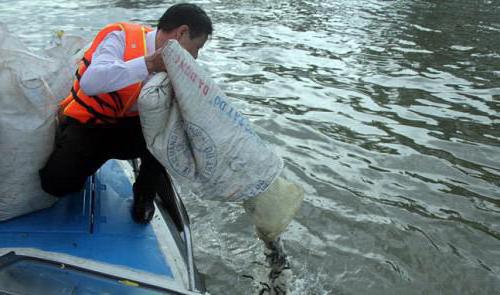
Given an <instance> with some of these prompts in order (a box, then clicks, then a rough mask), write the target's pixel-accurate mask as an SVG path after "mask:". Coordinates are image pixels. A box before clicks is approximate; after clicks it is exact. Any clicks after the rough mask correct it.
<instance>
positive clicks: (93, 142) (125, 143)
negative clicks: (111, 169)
mask: <svg viewBox="0 0 500 295" xmlns="http://www.w3.org/2000/svg"><path fill="white" fill-rule="evenodd" d="M135 158H140V159H141V167H140V171H139V175H138V177H137V179H136V182H135V184H134V193H135V194H141V195H143V196H145V197H147V198H149V197H151V198H154V196H155V193H156V191H157V189H158V185H159V184H160V183H161V180H162V179H165V178H166V179H168V177H165V176H166V171H165V168H164V167H163V166H162V165H161V164H160V163H159V162H158V161H157V160H156V159H155V158H154V157H153V155H151V153H150V152H149V151H148V149H147V148H146V142H145V140H144V137H143V135H142V129H141V124H140V121H139V117H138V116H137V117H130V118H123V119H120V120H119V121H118V122H117V123H115V124H107V125H86V124H82V123H80V122H79V121H77V120H75V119H73V118H70V117H65V118H64V119H63V122H62V123H61V124H60V125H59V126H58V130H57V132H56V140H55V148H54V151H53V152H52V154H51V155H50V157H49V159H48V161H47V163H46V164H45V167H43V168H42V169H41V170H40V171H39V174H40V178H41V184H42V188H43V190H45V191H46V192H47V193H49V194H52V195H54V196H59V197H61V196H64V195H66V194H68V193H72V192H78V191H80V190H81V189H82V188H83V186H84V184H85V181H86V179H87V177H89V176H90V175H92V174H93V173H94V172H96V171H97V169H99V167H101V166H102V165H103V164H104V163H105V162H106V161H107V160H109V159H121V160H129V159H135Z"/></svg>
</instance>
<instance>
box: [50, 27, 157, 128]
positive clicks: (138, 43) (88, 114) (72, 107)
mask: <svg viewBox="0 0 500 295" xmlns="http://www.w3.org/2000/svg"><path fill="white" fill-rule="evenodd" d="M151 30H152V29H151V28H149V27H146V26H143V25H139V24H132V23H123V22H122V23H115V24H110V25H108V26H106V27H104V28H103V29H102V30H101V31H100V32H99V33H98V34H97V36H96V37H95V39H94V41H92V44H91V46H90V48H89V49H87V51H85V54H84V55H83V58H82V60H81V61H80V64H79V66H78V69H77V71H76V73H75V76H76V79H75V81H74V82H73V87H72V88H71V91H70V93H69V95H68V96H67V97H66V98H65V99H64V100H63V101H61V103H60V105H61V107H62V108H63V112H64V115H66V116H69V117H72V118H74V119H77V120H78V121H80V122H82V123H91V124H94V123H97V124H100V123H113V122H116V119H117V118H121V117H129V116H137V115H138V113H137V112H130V111H129V109H130V107H131V106H132V105H134V103H135V102H136V101H137V98H138V97H139V93H140V91H141V87H142V82H138V83H135V84H132V85H129V86H127V87H125V88H122V89H120V90H117V91H113V92H110V93H102V94H98V95H92V96H89V95H87V94H85V92H83V90H82V89H81V88H80V78H81V77H82V76H83V74H84V73H85V71H86V70H87V68H88V67H89V65H90V64H91V63H92V55H93V54H94V52H95V50H96V49H97V47H98V46H99V44H100V43H101V42H102V40H104V38H106V36H107V35H108V34H109V33H110V32H112V31H124V32H125V52H124V54H123V60H124V61H128V60H131V59H134V58H137V57H141V56H145V55H146V51H147V48H146V33H147V32H150V31H151Z"/></svg>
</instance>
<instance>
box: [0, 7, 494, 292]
mask: <svg viewBox="0 0 500 295" xmlns="http://www.w3.org/2000/svg"><path fill="white" fill-rule="evenodd" d="M193 2H194V3H198V4H199V5H200V6H202V7H203V8H204V9H205V10H206V11H207V12H208V14H209V15H210V16H211V17H212V19H213V21H214V24H215V32H214V35H213V37H212V39H211V40H210V41H209V42H208V44H207V45H206V47H205V49H203V51H202V52H201V56H200V59H199V60H200V62H201V64H202V65H203V67H204V68H206V69H207V71H209V72H210V73H211V75H212V77H213V78H214V79H215V80H216V81H217V82H218V84H219V85H220V86H221V87H222V88H223V89H224V91H225V92H226V93H227V94H228V96H229V97H231V98H233V101H234V103H235V104H236V105H237V106H239V107H240V108H241V110H242V111H243V112H244V113H245V114H247V115H248V116H249V117H250V118H251V120H252V121H253V122H254V123H255V125H256V126H257V128H258V132H259V133H260V134H261V135H262V137H263V138H265V139H266V140H267V141H269V142H270V143H271V144H272V145H273V146H274V148H275V149H276V150H277V151H278V152H279V153H280V154H281V155H282V156H283V158H284V159H285V161H286V174H287V176H288V178H290V179H293V180H295V181H297V182H300V183H301V184H302V185H303V187H304V189H305V191H306V199H305V202H304V204H303V206H302V208H301V210H300V211H299V213H298V215H297V218H296V220H295V221H294V222H293V223H292V224H291V225H290V227H289V229H288V231H287V232H286V233H285V234H284V235H283V240H284V246H285V248H286V251H287V253H288V255H289V258H290V261H291V264H292V269H293V272H294V279H293V281H292V283H291V288H292V290H293V291H292V293H293V294H495V293H496V294H498V293H497V292H498V290H500V114H499V111H500V17H499V15H500V1H498V0H492V1H485V0H477V1H469V0H449V1H442V0H427V1H423V0H407V1H402V0H401V1H381V0H365V1H358V0H337V1H333V0H321V1H320V0H286V1H281V0H274V1H265V0H218V1H208V0H207V1H193ZM172 3H175V2H174V1H153V0H151V1H126V0H116V1H106V0H103V1H96V0H80V1H71V0H66V1H62V0H53V1H32V0H22V1H5V0H0V20H1V21H3V22H5V23H7V24H8V25H9V28H10V30H12V31H16V32H17V34H18V35H19V36H20V37H21V38H22V39H23V40H24V41H25V42H26V43H27V44H28V45H29V46H30V47H31V48H33V49H39V48H42V47H43V46H45V45H46V44H47V43H48V40H49V39H50V38H51V36H52V35H53V34H54V31H56V30H61V29H62V30H65V31H66V32H68V33H72V34H80V35H83V36H86V37H88V38H90V36H91V35H92V34H93V33H95V32H96V31H97V30H98V29H99V28H100V27H102V26H103V25H105V24H107V23H110V22H115V21H138V22H144V23H148V24H152V25H153V24H155V21H156V20H157V19H158V18H159V17H160V15H161V14H162V13H163V11H164V10H165V9H166V8H167V7H168V6H169V5H171V4H172ZM185 202H186V205H187V207H188V211H189V214H190V217H191V220H192V223H193V231H194V243H195V256H196V257H195V258H196V262H197V264H198V267H199V269H200V270H201V272H202V273H204V274H205V277H206V281H207V287H208V289H209V291H210V292H211V293H212V294H256V293H258V291H259V289H260V287H261V285H260V281H263V280H264V279H265V271H266V270H265V268H264V265H263V263H264V255H263V246H262V245H261V243H260V242H259V241H258V240H256V237H255V235H254V233H253V229H252V227H251V226H250V225H249V220H248V218H246V216H245V215H243V214H242V213H243V211H242V210H241V208H240V207H239V206H237V205H234V204H221V203H217V202H207V201H204V200H200V199H198V198H196V197H189V196H187V197H186V198H185ZM252 278H253V279H252Z"/></svg>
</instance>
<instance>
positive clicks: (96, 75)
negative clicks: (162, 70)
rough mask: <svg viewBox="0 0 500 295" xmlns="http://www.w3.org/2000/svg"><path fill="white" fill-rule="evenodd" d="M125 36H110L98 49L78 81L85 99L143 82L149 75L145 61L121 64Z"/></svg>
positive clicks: (122, 34)
mask: <svg viewBox="0 0 500 295" xmlns="http://www.w3.org/2000/svg"><path fill="white" fill-rule="evenodd" d="M124 52H125V33H124V32H122V31H119V32H111V33H110V34H109V35H108V36H107V37H106V38H105V39H104V40H103V41H102V43H101V44H100V45H99V46H98V47H97V49H96V51H95V52H94V55H93V56H92V63H91V64H90V66H89V67H88V68H87V70H86V71H85V73H84V74H83V76H82V78H81V80H80V87H81V88H82V90H83V91H84V92H85V93H86V94H87V95H96V94H100V93H108V92H113V91H116V90H119V89H122V88H124V87H126V86H128V85H131V84H134V83H137V82H140V81H143V80H145V79H146V78H147V76H148V75H149V71H148V67H147V65H146V60H145V57H138V58H135V59H132V60H129V61H124V60H123V55H124Z"/></svg>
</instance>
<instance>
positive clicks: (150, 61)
mask: <svg viewBox="0 0 500 295" xmlns="http://www.w3.org/2000/svg"><path fill="white" fill-rule="evenodd" d="M164 48H165V46H162V47H160V48H158V49H157V50H156V51H155V52H153V54H151V55H148V56H146V57H145V58H144V60H145V61H146V67H147V69H148V72H149V73H150V74H152V73H158V72H165V71H166V69H165V64H164V63H163V57H162V54H161V53H162V51H163V49H164Z"/></svg>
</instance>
